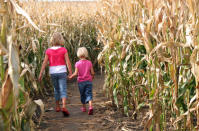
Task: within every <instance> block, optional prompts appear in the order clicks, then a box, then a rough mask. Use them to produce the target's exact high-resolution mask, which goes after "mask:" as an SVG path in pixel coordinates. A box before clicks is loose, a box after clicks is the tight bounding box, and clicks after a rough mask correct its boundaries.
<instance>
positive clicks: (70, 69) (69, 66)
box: [65, 53, 72, 76]
mask: <svg viewBox="0 0 199 131" xmlns="http://www.w3.org/2000/svg"><path fill="white" fill-rule="evenodd" d="M65 61H66V65H67V67H68V71H69V76H70V75H72V68H71V63H70V59H69V57H68V53H66V54H65Z"/></svg>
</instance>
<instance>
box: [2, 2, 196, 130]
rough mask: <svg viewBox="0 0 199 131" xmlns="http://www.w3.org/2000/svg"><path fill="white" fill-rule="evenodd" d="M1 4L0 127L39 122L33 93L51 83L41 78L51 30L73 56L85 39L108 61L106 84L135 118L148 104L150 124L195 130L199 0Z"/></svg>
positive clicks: (30, 127)
mask: <svg viewBox="0 0 199 131" xmlns="http://www.w3.org/2000/svg"><path fill="white" fill-rule="evenodd" d="M0 5H1V6H0V7H1V8H0V14H1V17H0V23H1V34H0V86H1V99H0V100H1V102H0V103H1V108H0V129H1V130H8V129H9V130H34V128H35V122H33V120H32V117H33V114H34V112H35V110H36V108H37V106H38V105H39V106H42V102H41V101H35V99H34V98H36V97H38V96H45V95H47V94H46V93H47V91H46V90H47V88H46V87H51V84H50V82H49V81H50V80H49V76H48V75H47V74H48V73H45V74H46V76H45V77H44V78H45V79H44V81H42V83H39V82H38V81H37V78H38V75H39V71H40V68H41V64H42V61H43V58H44V52H45V50H46V49H47V48H48V47H49V46H50V44H49V39H50V37H51V35H52V33H53V32H61V33H62V35H63V36H64V39H65V44H64V47H66V48H67V50H68V51H69V52H70V54H69V56H70V59H71V63H72V64H74V63H75V62H76V61H77V60H78V58H77V57H76V50H77V48H78V47H80V46H85V47H86V48H87V49H88V51H89V54H90V59H91V61H92V62H93V63H94V66H95V67H96V68H98V66H99V65H98V62H99V64H100V65H101V66H103V67H104V70H105V76H106V80H105V84H104V89H105V90H106V93H107V95H108V96H109V97H110V99H111V100H112V103H113V104H114V105H115V106H117V108H118V110H121V111H122V112H124V114H125V115H127V116H129V117H132V118H135V116H136V115H139V112H141V111H142V108H147V109H148V113H147V114H146V116H145V118H143V123H142V124H143V125H144V126H145V130H157V131H159V130H198V128H199V104H198V102H199V48H198V46H199V34H198V32H199V23H198V22H199V13H198V12H199V1H198V0H175V1H174V0H173V1H172V0H101V1H99V2H98V3H92V2H91V3H84V4H82V3H81V4H80V3H73V4H72V5H71V3H67V2H31V1H28V2H19V1H16V0H7V1H3V0H1V2H0ZM88 9H89V11H88ZM97 57H98V59H96V58H97ZM47 70H48V69H47ZM47 70H46V71H47ZM42 112H43V110H42ZM40 121H41V118H39V120H38V123H39V122H40Z"/></svg>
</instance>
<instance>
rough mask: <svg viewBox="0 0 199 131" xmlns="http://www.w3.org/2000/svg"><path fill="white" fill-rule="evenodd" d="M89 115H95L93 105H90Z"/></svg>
mask: <svg viewBox="0 0 199 131" xmlns="http://www.w3.org/2000/svg"><path fill="white" fill-rule="evenodd" d="M88 115H93V107H89V111H88Z"/></svg>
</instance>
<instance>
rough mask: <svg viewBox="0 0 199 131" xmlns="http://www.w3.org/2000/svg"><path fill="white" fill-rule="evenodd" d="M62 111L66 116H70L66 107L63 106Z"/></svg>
mask: <svg viewBox="0 0 199 131" xmlns="http://www.w3.org/2000/svg"><path fill="white" fill-rule="evenodd" d="M62 113H63V115H64V116H69V115H70V114H69V112H68V110H67V109H66V108H62Z"/></svg>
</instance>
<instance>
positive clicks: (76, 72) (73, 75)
mask: <svg viewBox="0 0 199 131" xmlns="http://www.w3.org/2000/svg"><path fill="white" fill-rule="evenodd" d="M77 74H78V69H77V68H75V72H74V73H73V74H72V75H71V76H69V79H72V78H73V77H75V76H77Z"/></svg>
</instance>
